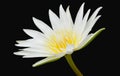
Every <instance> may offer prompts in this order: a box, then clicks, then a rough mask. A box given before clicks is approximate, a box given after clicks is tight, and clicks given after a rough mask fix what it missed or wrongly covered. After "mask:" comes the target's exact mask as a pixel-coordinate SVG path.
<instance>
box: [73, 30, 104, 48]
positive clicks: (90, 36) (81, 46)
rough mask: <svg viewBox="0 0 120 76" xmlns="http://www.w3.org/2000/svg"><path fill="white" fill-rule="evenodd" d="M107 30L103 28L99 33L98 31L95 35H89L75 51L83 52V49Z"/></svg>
mask: <svg viewBox="0 0 120 76" xmlns="http://www.w3.org/2000/svg"><path fill="white" fill-rule="evenodd" d="M103 30H105V28H101V29H99V30H98V31H96V32H95V33H94V34H90V35H88V36H87V37H86V38H85V39H84V40H83V41H82V42H81V43H80V44H79V46H78V47H77V48H75V49H74V50H81V49H82V48H84V47H86V46H87V45H88V44H89V43H90V42H92V41H93V40H94V39H95V38H96V37H97V36H98V35H99V34H100V33H101V32H102V31H103Z"/></svg>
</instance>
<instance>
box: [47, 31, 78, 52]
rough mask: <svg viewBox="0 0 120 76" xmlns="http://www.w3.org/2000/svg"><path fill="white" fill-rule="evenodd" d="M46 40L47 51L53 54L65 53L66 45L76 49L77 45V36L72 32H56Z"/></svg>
mask: <svg viewBox="0 0 120 76" xmlns="http://www.w3.org/2000/svg"><path fill="white" fill-rule="evenodd" d="M48 40H49V41H48V42H47V45H48V49H49V50H51V51H52V52H53V53H55V54H59V53H61V52H65V51H66V47H67V45H71V44H72V45H74V46H75V47H77V46H78V43H79V42H78V39H77V35H76V34H75V33H73V31H57V32H55V34H54V35H52V36H50V38H49V39H48Z"/></svg>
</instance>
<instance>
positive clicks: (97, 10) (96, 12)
mask: <svg viewBox="0 0 120 76" xmlns="http://www.w3.org/2000/svg"><path fill="white" fill-rule="evenodd" d="M101 9H102V7H99V8H97V9H96V10H95V12H94V13H93V14H92V16H91V17H90V19H89V20H88V24H89V23H90V22H92V21H93V20H94V19H95V17H96V16H97V14H98V12H99V11H100V10H101Z"/></svg>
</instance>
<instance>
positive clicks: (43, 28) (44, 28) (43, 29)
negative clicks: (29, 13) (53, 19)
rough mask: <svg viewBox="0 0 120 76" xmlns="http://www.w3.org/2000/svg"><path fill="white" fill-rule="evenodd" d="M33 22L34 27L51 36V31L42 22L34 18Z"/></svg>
mask: <svg viewBox="0 0 120 76" xmlns="http://www.w3.org/2000/svg"><path fill="white" fill-rule="evenodd" d="M33 21H34V23H35V24H36V26H37V27H38V28H39V29H40V30H41V31H42V32H43V33H44V34H45V35H46V36H49V35H51V34H53V30H52V29H51V28H50V27H49V26H48V25H47V24H45V23H44V22H42V21H41V20H38V19H36V18H34V17H33Z"/></svg>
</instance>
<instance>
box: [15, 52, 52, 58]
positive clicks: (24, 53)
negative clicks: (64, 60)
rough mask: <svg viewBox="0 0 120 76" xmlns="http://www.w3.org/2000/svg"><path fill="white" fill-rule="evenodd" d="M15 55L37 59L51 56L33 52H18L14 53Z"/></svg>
mask: <svg viewBox="0 0 120 76" xmlns="http://www.w3.org/2000/svg"><path fill="white" fill-rule="evenodd" d="M14 54H15V55H23V56H32V57H35V56H39V57H48V56H53V55H52V54H46V53H39V52H36V51H35V52H33V51H18V52H14Z"/></svg>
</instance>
